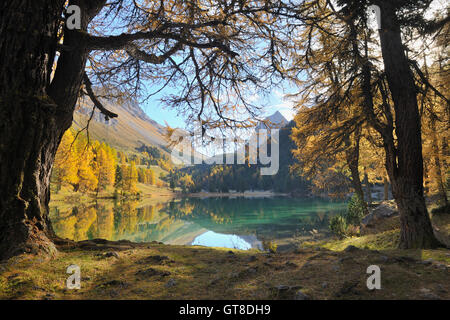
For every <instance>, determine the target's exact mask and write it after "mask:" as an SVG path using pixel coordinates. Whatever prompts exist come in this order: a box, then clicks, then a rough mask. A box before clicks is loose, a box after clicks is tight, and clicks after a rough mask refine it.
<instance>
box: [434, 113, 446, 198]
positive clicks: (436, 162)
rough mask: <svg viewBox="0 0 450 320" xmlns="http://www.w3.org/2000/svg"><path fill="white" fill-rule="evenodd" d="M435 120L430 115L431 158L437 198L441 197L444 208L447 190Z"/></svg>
mask: <svg viewBox="0 0 450 320" xmlns="http://www.w3.org/2000/svg"><path fill="white" fill-rule="evenodd" d="M435 121H436V120H435V118H434V116H433V115H432V116H431V144H432V149H433V155H432V158H433V160H434V166H435V168H436V179H437V184H438V189H439V196H440V197H441V200H442V204H443V205H444V206H447V205H448V199H447V190H446V188H445V184H444V177H443V174H442V168H441V160H440V158H439V145H438V139H437V134H436V122H435Z"/></svg>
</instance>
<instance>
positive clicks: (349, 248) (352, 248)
mask: <svg viewBox="0 0 450 320" xmlns="http://www.w3.org/2000/svg"><path fill="white" fill-rule="evenodd" d="M358 250H361V249H359V248H357V247H355V246H352V245H349V246H348V247H347V248H345V249H344V251H345V252H355V251H358Z"/></svg>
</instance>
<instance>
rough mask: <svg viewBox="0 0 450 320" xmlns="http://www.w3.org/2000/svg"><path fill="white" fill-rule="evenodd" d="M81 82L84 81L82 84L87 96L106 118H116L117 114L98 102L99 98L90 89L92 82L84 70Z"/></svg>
mask: <svg viewBox="0 0 450 320" xmlns="http://www.w3.org/2000/svg"><path fill="white" fill-rule="evenodd" d="M83 82H84V85H85V86H86V92H87V94H88V96H89V98H90V99H91V100H92V102H93V103H94V106H95V108H97V109H98V110H100V112H101V113H102V114H104V115H105V118H106V120H109V119H110V118H117V117H118V114H116V113H114V112H111V111H109V110H108V109H106V108H105V107H104V106H103V104H102V103H101V102H100V100H98V99H97V97H96V96H95V94H94V91H93V90H92V82H91V80H89V77H88V75H87V74H86V72H84V74H83Z"/></svg>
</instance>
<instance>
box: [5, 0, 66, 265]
mask: <svg viewBox="0 0 450 320" xmlns="http://www.w3.org/2000/svg"><path fill="white" fill-rule="evenodd" d="M63 5H64V1H63V0H60V1H4V2H2V4H1V10H0V12H1V13H0V21H1V25H0V61H1V63H2V64H1V66H0V70H1V71H0V74H1V76H0V77H1V78H0V79H1V89H0V259H2V258H8V257H10V256H12V255H15V254H18V253H22V252H39V251H45V252H47V253H50V254H52V253H54V252H56V250H55V248H54V246H53V244H52V242H51V240H50V239H49V238H51V237H52V236H53V232H52V228H51V225H50V221H49V219H48V214H47V213H48V202H49V197H50V194H49V181H50V172H51V166H52V163H53V159H54V155H55V153H56V149H57V147H58V144H59V142H60V139H61V136H62V134H63V132H64V131H65V129H67V127H68V126H70V122H71V119H72V118H71V115H69V116H67V115H66V116H65V117H64V116H63V115H61V114H59V113H58V110H57V106H56V105H55V103H54V102H53V101H52V100H51V99H50V98H49V97H48V96H47V94H46V85H47V83H48V82H49V78H50V73H51V66H52V63H53V59H54V56H55V45H56V33H57V28H58V25H59V23H58V19H59V18H60V15H61V10H62V8H63ZM63 119H65V120H66V121H62V120H63Z"/></svg>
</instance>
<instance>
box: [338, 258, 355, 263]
mask: <svg viewBox="0 0 450 320" xmlns="http://www.w3.org/2000/svg"><path fill="white" fill-rule="evenodd" d="M347 260H353V258H352V257H342V258H339V259H338V263H344V262H345V261H347Z"/></svg>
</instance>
